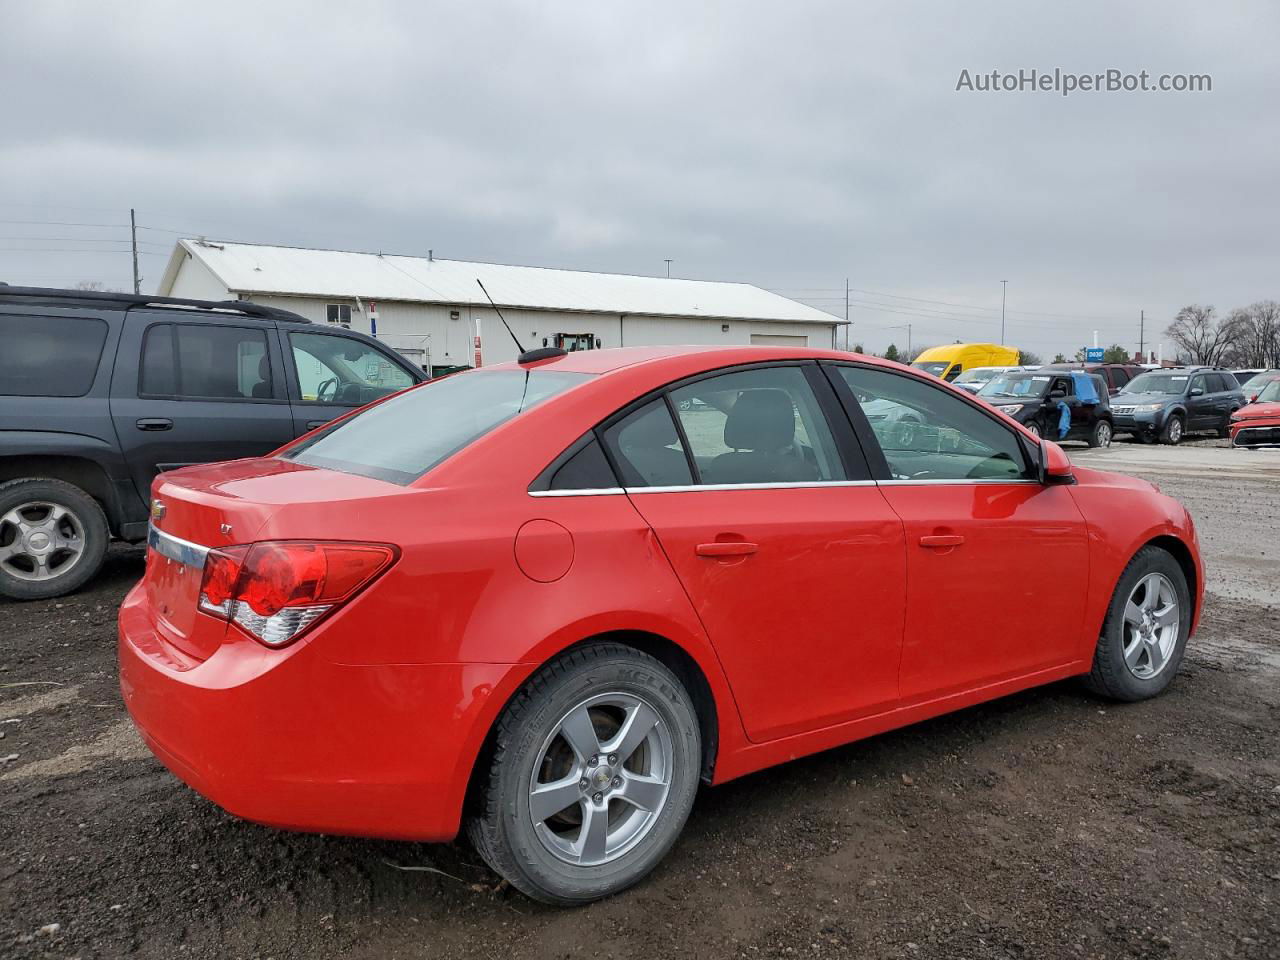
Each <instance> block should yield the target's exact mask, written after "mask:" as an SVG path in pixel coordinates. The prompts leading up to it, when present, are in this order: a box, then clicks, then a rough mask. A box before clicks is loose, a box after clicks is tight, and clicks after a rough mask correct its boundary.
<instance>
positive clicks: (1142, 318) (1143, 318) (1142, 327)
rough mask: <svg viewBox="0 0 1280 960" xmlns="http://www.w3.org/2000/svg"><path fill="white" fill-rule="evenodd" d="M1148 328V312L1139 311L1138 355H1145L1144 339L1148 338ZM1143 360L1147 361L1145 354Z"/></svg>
mask: <svg viewBox="0 0 1280 960" xmlns="http://www.w3.org/2000/svg"><path fill="white" fill-rule="evenodd" d="M1146 327H1147V311H1145V310H1139V311H1138V353H1140V354H1142V353H1143V349H1142V348H1143V347H1144V346H1146V342H1145V340H1144V339H1143V338H1144V337H1145V336H1146V332H1147V331H1146ZM1142 359H1143V360H1144V361H1145V360H1146V356H1145V354H1144V355H1143V357H1142Z"/></svg>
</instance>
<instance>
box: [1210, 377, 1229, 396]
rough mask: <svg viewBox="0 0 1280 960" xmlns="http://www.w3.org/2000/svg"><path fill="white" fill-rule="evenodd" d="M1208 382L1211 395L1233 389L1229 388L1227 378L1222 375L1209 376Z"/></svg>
mask: <svg viewBox="0 0 1280 960" xmlns="http://www.w3.org/2000/svg"><path fill="white" fill-rule="evenodd" d="M1208 380H1209V387H1208V390H1209V392H1210V393H1223V392H1225V391H1227V390H1230V389H1231V387H1229V386H1227V378H1226V377H1225V376H1224V375H1223V374H1221V373H1211V374H1209V375H1208Z"/></svg>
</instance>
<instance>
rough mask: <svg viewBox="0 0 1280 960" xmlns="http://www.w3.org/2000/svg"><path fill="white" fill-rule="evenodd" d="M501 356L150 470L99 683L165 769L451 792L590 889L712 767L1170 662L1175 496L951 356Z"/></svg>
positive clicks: (317, 786) (1183, 616) (563, 878)
mask: <svg viewBox="0 0 1280 960" xmlns="http://www.w3.org/2000/svg"><path fill="white" fill-rule="evenodd" d="M522 361H523V362H516V363H507V364H500V365H497V366H494V367H486V368H483V369H480V370H475V371H471V372H467V373H461V374H456V375H453V376H450V377H447V378H444V379H441V380H437V381H434V382H431V383H428V384H426V385H423V386H421V387H416V388H413V389H410V390H407V391H404V392H402V393H399V394H396V395H395V396H392V397H390V398H388V399H386V400H382V401H379V402H377V403H375V404H372V405H370V406H368V407H365V408H363V409H362V410H360V411H357V412H356V413H354V414H353V415H351V416H349V417H348V418H346V419H345V420H343V421H341V422H338V423H336V424H331V425H328V426H326V427H323V428H321V429H319V430H317V431H315V432H313V433H311V434H309V435H307V436H305V437H303V438H302V439H300V440H298V441H296V442H294V443H293V444H291V445H290V446H287V447H285V448H283V449H282V450H280V451H278V452H277V453H276V454H274V455H272V456H268V457H265V458H260V459H252V460H240V461H234V462H230V463H223V464H215V465H209V466H203V467H193V468H189V469H185V470H179V471H175V472H173V473H166V474H162V475H161V476H160V477H159V478H158V479H157V481H156V483H155V485H154V487H153V496H154V501H153V505H152V517H153V521H152V525H151V530H150V536H149V550H148V559H147V571H146V576H145V578H144V579H143V581H142V582H141V583H140V584H139V585H138V586H137V587H135V588H134V589H133V590H132V591H131V592H130V594H129V595H128V597H127V598H126V599H125V602H124V604H123V605H122V607H121V610H120V618H119V634H120V639H119V654H120V670H121V687H122V690H123V693H124V698H125V702H126V704H127V705H128V708H129V711H130V713H131V715H132V716H133V719H134V721H135V723H136V724H137V726H138V729H139V730H140V731H141V733H142V735H143V737H144V738H145V739H146V742H147V743H148V744H149V745H150V747H151V749H152V750H153V751H154V752H155V754H156V756H157V757H159V758H160V759H161V760H162V761H163V762H164V763H165V764H166V765H167V766H168V767H169V768H170V769H171V770H172V771H173V772H174V773H175V774H177V775H178V776H179V777H181V778H182V779H183V780H185V781H186V782H187V783H188V784H190V785H191V786H192V787H194V788H195V789H196V790H198V791H200V792H201V793H203V794H204V795H205V796H207V797H209V798H211V799H212V800H213V801H215V802H216V803H218V804H220V805H221V806H223V807H224V808H226V809H227V810H229V811H231V812H232V813H234V814H237V815H239V816H241V817H245V818H247V819H250V820H255V821H258V822H260V823H264V824H270V825H274V826H279V827H286V828H294V829H302V830H313V831H321V832H325V833H343V834H357V835H366V836H378V837H389V838H399V839H406V840H430V841H446V840H449V839H451V838H453V837H454V836H455V834H456V833H457V832H458V831H459V829H460V827H465V829H466V832H467V833H468V835H469V837H470V839H471V841H472V842H473V843H474V844H475V846H476V848H477V850H478V851H479V852H480V854H481V855H482V856H483V857H484V858H485V860H486V861H487V862H488V863H489V864H491V865H492V866H493V868H494V869H495V870H496V871H498V872H499V873H500V874H502V875H503V876H504V877H505V878H507V879H508V880H509V881H510V882H511V883H512V884H513V885H514V886H516V887H517V888H519V889H520V890H522V891H524V892H525V893H527V894H529V895H530V896H532V897H535V898H538V899H541V900H544V901H547V902H550V903H558V904H578V903H584V902H587V901H590V900H593V899H596V898H599V897H602V896H605V895H608V894H610V893H614V892H616V891H618V890H621V889H623V888H625V887H627V886H629V885H631V884H633V883H635V882H636V881H638V880H639V879H640V878H641V877H643V876H644V875H645V874H647V873H648V872H649V871H650V870H651V869H653V867H654V866H655V865H656V864H657V863H658V862H659V861H660V860H661V859H662V857H663V856H664V855H665V854H666V853H667V851H668V850H669V849H670V848H671V846H672V844H673V843H674V842H675V840H676V837H677V835H678V834H679V832H680V830H681V828H682V827H683V825H684V822H685V820H686V818H687V817H688V815H689V811H690V809H691V807H692V804H693V799H694V794H695V792H696V790H697V789H698V785H699V783H708V784H717V783H722V782H724V781H726V780H731V779H733V778H734V777H739V776H742V775H743V774H746V773H750V772H752V771H754V770H759V769H761V768H764V767H768V766H770V765H773V764H778V763H782V762H784V761H787V760H790V759H793V758H795V757H799V756H802V755H805V754H808V753H813V752H815V751H819V750H824V749H827V748H830V747H834V746H837V745H839V744H843V743H848V742H850V741H852V740H856V739H859V738H861V737H867V736H871V735H873V734H877V733H880V732H883V731H886V730H890V729H893V728H895V727H900V726H903V725H905V724H909V723H913V722H916V721H918V720H923V719H925V718H927V717H932V716H936V715H938V714H941V713H945V712H947V711H950V710H956V709H958V708H961V707H965V706H969V705H971V704H974V703H978V702H980V701H984V700H989V699H991V698H994V697H999V696H1003V695H1005V694H1009V693H1012V692H1014V691H1017V690H1021V689H1024V688H1027V687H1031V686H1035V685H1038V684H1044V683H1048V682H1051V681H1055V680H1060V679H1062V678H1065V677H1072V676H1082V677H1085V678H1087V681H1088V684H1089V686H1091V687H1092V689H1093V690H1094V691H1096V692H1098V693H1100V694H1102V695H1105V696H1109V697H1113V698H1116V699H1120V700H1130V701H1133V700H1141V699H1144V698H1147V697H1151V696H1154V695H1156V694H1158V693H1160V692H1161V691H1162V690H1164V689H1165V687H1166V686H1167V685H1168V684H1169V683H1170V681H1171V680H1172V678H1173V676H1174V674H1175V672H1176V671H1177V669H1178V666H1179V662H1180V661H1181V658H1182V655H1183V650H1184V648H1185V645H1186V642H1187V638H1188V636H1189V635H1190V634H1191V633H1192V631H1193V630H1194V628H1195V626H1196V622H1197V620H1198V617H1199V614H1200V609H1201V601H1202V593H1203V583H1204V575H1203V570H1202V568H1201V562H1200V552H1199V548H1198V545H1197V541H1196V535H1195V530H1194V528H1193V525H1192V522H1191V517H1190V515H1189V514H1188V513H1187V511H1186V510H1185V509H1184V508H1183V507H1182V506H1181V505H1180V504H1179V503H1177V502H1176V501H1175V500H1172V499H1171V498H1169V497H1167V496H1164V495H1162V494H1161V493H1159V492H1158V491H1157V490H1156V489H1155V488H1154V487H1152V486H1151V485H1150V484H1149V483H1147V482H1145V481H1142V480H1138V479H1135V478H1132V477H1125V476H1118V475H1114V474H1108V473H1103V472H1100V471H1096V470H1091V469H1086V468H1082V467H1073V466H1072V465H1071V464H1070V463H1069V462H1068V461H1067V459H1066V456H1065V455H1064V454H1063V452H1062V450H1061V449H1060V448H1059V447H1057V446H1056V445H1055V444H1052V443H1047V442H1041V441H1040V439H1039V438H1037V437H1035V436H1033V435H1032V434H1030V433H1029V432H1027V431H1026V430H1025V429H1024V428H1022V427H1021V426H1019V425H1018V424H1017V423H1015V422H1014V421H1013V420H1011V419H1009V418H1008V417H1006V416H1004V415H1003V414H1001V413H999V412H998V411H995V410H993V409H992V408H990V407H989V406H987V405H986V404H984V403H982V402H981V401H980V400H977V399H975V398H973V397H970V396H968V395H967V394H964V393H963V392H962V391H960V390H957V389H955V388H953V387H951V386H950V385H948V384H946V383H943V382H941V381H939V380H937V379H935V378H933V377H930V376H927V375H925V374H922V373H917V372H915V371H913V370H908V369H905V368H903V367H901V366H899V365H897V364H890V363H886V362H881V361H879V360H876V359H873V358H869V357H858V356H851V355H850V354H847V353H836V352H829V351H819V350H805V349H788V348H781V347H750V348H748V347H741V348H732V349H694V348H651V349H639V348H632V349H618V350H593V351H587V352H580V353H573V354H569V355H565V354H563V352H562V351H555V350H552V351H545V350H544V351H535V352H534V353H533V354H532V355H524V357H522ZM886 405H900V406H903V407H907V408H909V410H910V412H911V416H910V417H909V418H908V417H887V416H885V417H881V416H880V415H879V413H880V412H883V408H884V407H885V406H886ZM864 406H866V407H871V408H874V409H876V410H877V411H878V412H877V418H876V419H875V420H874V422H873V420H872V419H871V418H870V417H869V416H868V415H867V414H866V413H864ZM904 422H909V427H910V428H909V429H904V428H903V426H902V424H903V423H904ZM1046 564H1048V566H1046ZM1028 568H1034V569H1044V570H1045V571H1046V575H1045V576H1043V577H1028V576H1026V571H1027V569H1028ZM971 610H978V611H984V616H985V612H989V611H992V610H999V611H1001V614H1000V621H999V623H998V624H996V625H990V624H988V627H989V628H979V626H978V625H975V624H974V623H966V622H963V621H958V619H957V614H958V612H964V611H971Z"/></svg>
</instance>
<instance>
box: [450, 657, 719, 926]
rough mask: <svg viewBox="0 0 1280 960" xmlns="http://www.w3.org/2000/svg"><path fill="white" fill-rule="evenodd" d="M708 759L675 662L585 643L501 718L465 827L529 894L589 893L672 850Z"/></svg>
mask: <svg viewBox="0 0 1280 960" xmlns="http://www.w3.org/2000/svg"><path fill="white" fill-rule="evenodd" d="M631 725H636V729H637V730H640V729H641V728H642V729H643V730H644V731H647V732H646V733H645V734H644V735H643V739H640V736H641V734H639V733H636V734H635V735H633V736H628V733H627V731H628V730H629V729H631ZM701 761H702V748H701V734H700V728H699V726H698V717H697V714H696V713H695V711H694V708H693V703H692V702H691V701H690V699H689V695H688V693H687V692H686V691H685V688H684V686H683V685H682V684H681V683H680V681H679V680H678V679H677V678H676V676H675V675H674V674H673V673H672V672H671V671H670V670H668V669H667V668H666V667H665V666H663V665H662V664H661V663H659V662H658V661H657V660H655V659H654V658H653V657H650V656H648V655H647V654H644V653H641V652H640V651H638V650H635V649H632V648H631V647H625V646H622V645H620V644H615V643H598V644H591V645H589V646H584V647H580V648H577V649H575V650H571V651H570V652H568V653H567V654H565V655H564V656H562V657H560V658H559V659H557V660H554V661H552V662H551V663H550V664H548V665H547V666H545V667H543V668H542V669H541V670H540V671H538V673H536V674H535V675H534V676H533V677H532V678H531V679H530V680H529V681H528V682H527V683H526V684H525V685H524V687H522V688H521V689H520V691H519V692H518V693H517V694H516V695H515V697H514V698H513V699H512V701H511V703H510V704H509V705H508V706H507V708H506V710H505V711H504V712H503V714H502V716H501V717H500V718H499V720H498V722H497V724H496V725H495V727H494V731H493V734H492V736H491V740H490V745H489V747H488V748H487V750H486V752H485V754H483V755H482V758H481V760H480V761H479V763H478V764H477V770H478V771H479V772H480V774H481V777H482V779H481V780H480V781H479V782H478V784H477V791H476V794H475V795H474V797H475V799H476V801H477V803H476V811H475V815H473V816H472V817H471V818H470V819H469V820H468V822H467V835H468V837H469V839H470V840H471V843H472V845H473V846H474V847H475V849H476V851H477V852H478V853H479V854H480V856H481V857H483V858H484V860H485V862H486V863H488V864H489V866H490V867H492V868H493V869H494V871H495V872H497V873H498V874H500V875H501V876H502V877H504V878H505V879H506V880H507V881H508V882H509V883H510V884H511V885H512V886H513V887H515V888H516V889H517V890H520V891H521V892H523V893H525V894H526V895H528V896H530V897H532V898H533V899H535V900H540V901H542V902H543V903H550V904H557V905H561V906H574V905H581V904H585V903H589V902H591V901H592V900H598V899H600V898H601V897H606V896H608V895H610V894H613V893H617V892H618V891H620V890H624V889H626V888H627V887H629V886H631V885H632V884H634V883H636V882H638V881H639V880H641V879H642V878H643V877H644V876H645V875H646V874H648V873H649V871H650V870H652V869H653V868H654V867H655V866H657V864H658V862H659V861H660V860H661V859H662V858H663V857H664V856H666V854H667V851H669V850H670V849H671V847H672V845H673V844H674V843H675V841H676V838H677V837H678V836H679V835H680V831H681V829H682V828H683V827H684V824H685V820H687V819H688V816H689V811H690V810H691V809H692V807H693V798H694V794H695V793H696V792H697V789H698V779H699V774H700V770H701ZM553 785H555V786H554V789H553V790H548V789H546V788H548V787H553ZM633 790H634V791H635V792H634V793H632V791H633ZM553 792H554V796H552V793H553ZM629 795H630V796H633V797H634V798H635V799H636V801H637V802H635V803H633V802H631V801H628V800H626V799H623V798H625V797H627V796H629ZM561 801H563V803H562V804H561ZM557 804H561V805H560V806H559V807H558V808H556V805H557ZM644 804H648V805H650V806H648V807H646V806H645V805H644ZM602 818H603V819H602ZM593 824H594V825H595V826H597V827H599V829H600V831H601V832H599V833H597V832H595V831H594V830H592V829H589V827H591V825H593ZM610 846H612V847H614V850H612V851H610V850H609V849H608V847H610ZM575 848H576V850H575Z"/></svg>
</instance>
